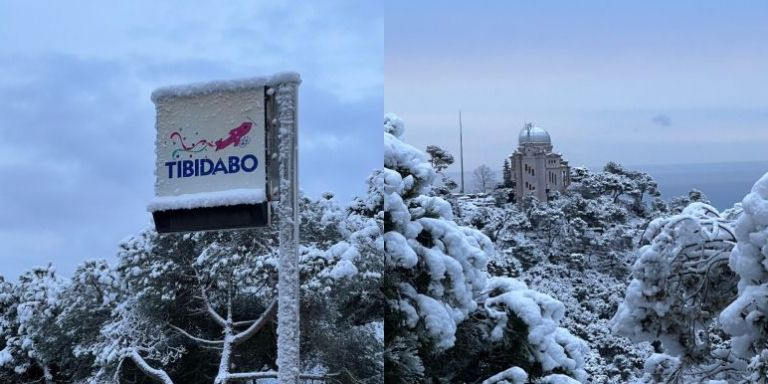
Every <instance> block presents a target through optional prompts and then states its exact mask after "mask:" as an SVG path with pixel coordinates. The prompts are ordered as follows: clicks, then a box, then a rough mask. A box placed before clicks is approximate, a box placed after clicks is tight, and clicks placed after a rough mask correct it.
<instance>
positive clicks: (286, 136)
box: [275, 82, 301, 384]
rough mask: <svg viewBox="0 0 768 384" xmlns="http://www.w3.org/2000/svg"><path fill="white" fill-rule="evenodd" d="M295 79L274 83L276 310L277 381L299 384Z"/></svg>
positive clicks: (296, 102)
mask: <svg viewBox="0 0 768 384" xmlns="http://www.w3.org/2000/svg"><path fill="white" fill-rule="evenodd" d="M298 85H299V84H298V82H287V83H282V84H279V85H278V86H277V94H276V97H275V100H276V103H277V122H278V161H279V164H280V165H279V167H280V184H279V188H280V201H279V202H278V205H277V214H278V221H279V223H280V225H279V231H280V260H279V269H278V282H277V291H278V295H279V297H278V310H277V366H278V374H277V381H278V382H280V383H281V384H299V374H300V371H301V359H300V354H299V340H300V339H299V337H300V333H299V287H300V280H299V223H300V221H299V207H298V145H297V144H298V140H297V139H298V121H297V116H298V114H297V109H298Z"/></svg>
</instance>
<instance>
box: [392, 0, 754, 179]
mask: <svg viewBox="0 0 768 384" xmlns="http://www.w3.org/2000/svg"><path fill="white" fill-rule="evenodd" d="M385 20H386V28H387V34H386V40H385V54H384V62H385V65H384V74H385V79H386V82H385V87H384V89H385V91H384V93H385V103H384V104H385V110H386V111H387V112H394V113H397V114H398V115H400V117H402V118H403V120H404V121H405V124H406V140H407V141H408V142H409V143H411V144H413V145H415V146H417V147H419V148H424V147H426V145H428V144H437V145H440V146H443V147H444V148H446V149H448V150H449V151H450V152H452V153H454V154H457V155H458V111H459V110H462V113H463V122H464V138H465V143H464V145H465V147H464V148H465V168H466V169H467V170H472V169H474V168H475V167H476V166H478V165H480V164H488V165H491V166H492V167H494V168H497V169H498V168H500V167H501V164H502V162H503V159H504V157H505V156H506V155H507V154H508V153H510V152H512V151H513V150H514V149H515V148H516V146H517V135H518V133H519V131H520V128H522V126H523V124H524V122H526V121H532V122H534V123H535V124H536V125H539V126H541V127H543V128H545V129H547V130H548V131H549V133H550V135H551V137H552V140H553V144H554V146H555V150H556V151H560V152H562V153H563V154H564V156H565V158H566V159H567V160H569V161H570V162H571V164H575V165H587V166H595V165H602V164H605V163H606V162H607V161H609V160H615V161H619V162H621V163H623V164H629V165H632V164H665V163H675V164H678V163H705V162H720V161H765V160H768V2H766V1H764V0H754V1H738V0H737V1H700V0H684V1H666V0H651V1H611V0H604V1H569V0H561V1H549V0H543V1H514V2H511V1H510V2H504V1H494V2H480V3H477V2H466V1H454V0H449V1H443V2H441V3H440V6H439V7H435V6H434V4H431V5H428V4H425V2H414V1H407V0H394V1H390V2H387V6H386V7H385ZM453 170H456V167H453Z"/></svg>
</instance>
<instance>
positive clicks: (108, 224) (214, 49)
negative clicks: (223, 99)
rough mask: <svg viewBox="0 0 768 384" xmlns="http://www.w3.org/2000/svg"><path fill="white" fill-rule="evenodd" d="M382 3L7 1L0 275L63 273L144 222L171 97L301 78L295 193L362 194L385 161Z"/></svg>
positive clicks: (2, 29)
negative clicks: (274, 76) (178, 89)
mask: <svg viewBox="0 0 768 384" xmlns="http://www.w3.org/2000/svg"><path fill="white" fill-rule="evenodd" d="M377 3H378V2H358V1H351V0H350V1H340V2H334V1H322V2H314V1H303V2H297V1H290V2H289V1H268V2H267V1H259V2H254V1H226V2H194V3H191V2H187V1H162V2H158V1H130V2H105V1H74V2H60V1H38V2H26V1H3V2H0V41H1V42H2V43H0V142H2V143H3V150H2V151H0V180H2V181H1V182H0V215H1V217H2V220H1V221H0V244H2V246H1V247H0V274H3V275H5V276H6V277H9V278H12V279H15V278H16V277H17V276H18V275H19V274H20V273H22V272H23V271H24V270H26V269H27V268H29V267H31V266H33V265H41V264H45V263H48V262H53V263H54V265H55V266H56V267H57V270H59V272H60V273H62V274H63V275H65V276H68V275H71V273H72V272H73V271H74V268H75V267H76V266H77V265H78V264H79V263H80V262H82V261H83V260H86V259H89V258H106V259H110V260H114V254H115V250H116V249H117V244H118V242H119V241H120V240H121V239H123V238H125V237H126V236H129V235H133V234H137V233H139V232H140V231H141V230H142V229H144V228H146V227H147V226H149V225H150V223H151V218H150V216H149V214H147V213H146V211H145V207H146V204H147V202H148V201H149V200H150V199H151V198H152V196H153V183H154V176H153V164H154V148H153V145H154V138H155V136H154V135H155V133H154V113H155V112H154V105H153V104H152V102H151V101H150V99H149V95H150V93H151V91H152V90H153V89H155V88H157V87H160V86H164V85H175V84H184V83H188V82H199V81H208V80H216V79H228V78H240V77H250V76H259V75H268V74H271V73H274V72H279V71H285V70H294V71H298V72H300V73H301V75H302V79H303V83H302V85H301V88H300V112H299V113H300V157H301V159H300V160H301V162H300V175H301V187H302V189H303V190H304V191H305V192H306V193H307V194H308V195H310V196H318V195H319V194H320V193H321V192H323V191H333V192H335V193H336V194H337V195H338V196H339V198H340V199H342V200H349V198H350V197H351V196H353V195H356V194H361V193H363V192H364V191H365V178H366V176H368V175H369V174H370V172H371V171H372V170H373V169H375V168H377V167H380V166H381V161H382V160H381V159H382V144H381V130H380V129H375V128H378V127H379V125H380V122H381V116H382V112H383V110H382V105H383V98H382V97H383V96H382V91H383V56H382V53H383V44H384V24H383V10H382V8H381V6H380V4H377Z"/></svg>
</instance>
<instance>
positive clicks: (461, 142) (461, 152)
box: [459, 110, 464, 194]
mask: <svg viewBox="0 0 768 384" xmlns="http://www.w3.org/2000/svg"><path fill="white" fill-rule="evenodd" d="M463 135H464V132H463V128H462V126H461V110H459V158H460V159H461V193H462V194H463V193H464V137H463Z"/></svg>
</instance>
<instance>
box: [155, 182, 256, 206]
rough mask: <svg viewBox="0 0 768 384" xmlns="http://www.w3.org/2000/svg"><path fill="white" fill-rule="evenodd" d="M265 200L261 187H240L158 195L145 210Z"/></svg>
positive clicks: (253, 202) (236, 203)
mask: <svg viewBox="0 0 768 384" xmlns="http://www.w3.org/2000/svg"><path fill="white" fill-rule="evenodd" d="M265 201H267V195H266V193H265V192H264V190H263V189H261V188H252V189H245V188H240V189H230V190H227V191H217V192H201V193H189V194H185V195H178V196H158V197H155V198H154V199H152V201H151V202H150V203H149V205H148V206H147V211H149V212H156V211H169V210H174V209H193V208H210V207H220V206H227V205H238V204H257V203H263V202H265Z"/></svg>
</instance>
